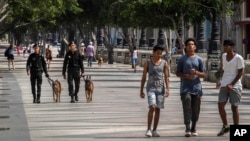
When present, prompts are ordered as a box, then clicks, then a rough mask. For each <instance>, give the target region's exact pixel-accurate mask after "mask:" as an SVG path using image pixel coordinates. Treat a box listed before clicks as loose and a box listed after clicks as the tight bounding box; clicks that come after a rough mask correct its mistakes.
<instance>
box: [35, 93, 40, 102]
mask: <svg viewBox="0 0 250 141" xmlns="http://www.w3.org/2000/svg"><path fill="white" fill-rule="evenodd" d="M40 96H41V95H40V94H38V95H37V99H36V103H41V101H40Z"/></svg>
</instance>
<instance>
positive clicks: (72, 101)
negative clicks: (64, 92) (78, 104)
mask: <svg viewBox="0 0 250 141" xmlns="http://www.w3.org/2000/svg"><path fill="white" fill-rule="evenodd" d="M70 103H75V100H74V96H73V95H72V96H71V101H70Z"/></svg>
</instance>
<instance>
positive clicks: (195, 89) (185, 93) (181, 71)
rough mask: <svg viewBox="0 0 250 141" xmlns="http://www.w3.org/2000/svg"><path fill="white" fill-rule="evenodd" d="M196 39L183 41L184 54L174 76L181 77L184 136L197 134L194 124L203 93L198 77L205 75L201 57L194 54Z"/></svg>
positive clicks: (197, 116) (196, 120) (197, 117)
mask: <svg viewBox="0 0 250 141" xmlns="http://www.w3.org/2000/svg"><path fill="white" fill-rule="evenodd" d="M196 45H197V43H196V41H195V39H193V38H189V39H187V40H186V41H185V46H186V54H185V55H183V56H182V57H181V58H180V59H179V60H178V63H177V71H176V76H178V77H180V78H181V86H180V96H181V101H182V106H183V117H184V124H185V126H186V130H185V132H186V133H185V136H186V137H190V136H198V133H197V130H196V124H197V122H198V119H199V114H200V104H201V97H202V95H203V90H202V85H201V80H200V78H204V77H205V76H206V72H205V70H206V69H205V65H204V63H203V59H202V58H201V57H200V56H198V55H196V54H195V50H196Z"/></svg>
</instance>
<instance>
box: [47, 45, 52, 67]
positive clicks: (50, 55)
mask: <svg viewBox="0 0 250 141" xmlns="http://www.w3.org/2000/svg"><path fill="white" fill-rule="evenodd" d="M45 55H46V61H47V64H48V69H50V64H51V61H52V50H51V49H50V46H49V45H48V47H47V48H46V51H45Z"/></svg>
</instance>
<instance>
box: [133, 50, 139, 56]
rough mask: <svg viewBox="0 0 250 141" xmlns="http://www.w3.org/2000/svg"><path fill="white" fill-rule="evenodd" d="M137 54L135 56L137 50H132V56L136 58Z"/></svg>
mask: <svg viewBox="0 0 250 141" xmlns="http://www.w3.org/2000/svg"><path fill="white" fill-rule="evenodd" d="M137 57H138V56H137V50H134V51H133V58H137Z"/></svg>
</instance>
